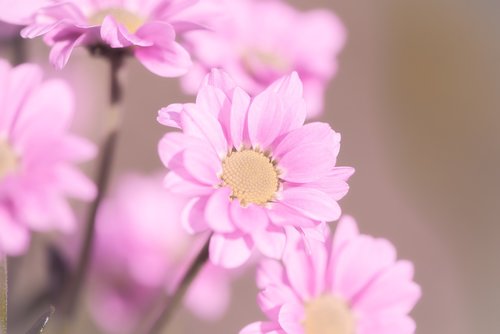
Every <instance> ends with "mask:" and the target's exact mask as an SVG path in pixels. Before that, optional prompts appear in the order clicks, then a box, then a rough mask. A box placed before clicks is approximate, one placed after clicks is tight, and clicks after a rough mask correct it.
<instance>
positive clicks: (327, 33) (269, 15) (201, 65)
mask: <svg viewBox="0 0 500 334" xmlns="http://www.w3.org/2000/svg"><path fill="white" fill-rule="evenodd" d="M213 1H214V2H219V3H224V4H225V5H226V7H227V15H226V17H225V18H221V19H220V20H218V21H217V22H216V24H215V28H214V29H213V30H207V31H193V32H190V33H189V34H187V35H186V41H187V43H188V44H187V45H189V50H190V51H191V55H192V56H193V59H194V60H195V64H194V66H193V67H192V70H191V71H190V72H189V73H188V75H186V76H185V77H183V78H182V83H183V87H184V89H185V90H186V91H187V92H189V93H194V92H196V91H197V90H198V87H199V84H200V82H201V80H202V79H203V77H204V76H205V74H206V73H208V72H209V71H210V69H211V68H223V69H225V70H226V71H227V72H228V73H231V75H232V76H233V78H234V79H235V81H236V82H237V83H238V85H241V87H243V88H244V89H245V90H246V91H247V92H249V93H251V94H252V95H255V94H257V93H259V92H261V91H262V90H264V89H265V88H266V87H267V86H269V85H270V84H271V83H272V82H274V81H275V80H277V79H279V78H280V77H282V76H284V75H286V74H289V73H290V72H292V71H297V72H298V74H299V75H300V77H301V79H302V81H303V83H304V97H305V100H306V102H307V105H308V108H307V109H308V116H310V117H313V116H318V115H319V114H321V113H322V112H323V100H324V94H325V89H326V87H327V85H328V83H329V81H330V80H331V79H332V78H333V76H334V75H335V73H336V71H337V59H336V58H337V56H338V54H339V53H340V51H341V50H342V48H343V46H344V43H345V39H346V32H345V28H344V26H343V24H342V23H341V22H340V20H339V19H338V18H337V16H335V15H334V14H333V13H332V12H330V11H328V10H312V11H308V12H300V11H298V10H296V9H294V8H293V7H291V6H290V5H288V4H287V3H286V2H283V1H278V0H270V1H265V0H264V1H259V0H213Z"/></svg>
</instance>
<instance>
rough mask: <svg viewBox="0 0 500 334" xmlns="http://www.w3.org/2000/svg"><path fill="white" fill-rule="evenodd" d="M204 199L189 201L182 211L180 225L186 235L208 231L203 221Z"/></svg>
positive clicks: (205, 200)
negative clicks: (186, 232)
mask: <svg viewBox="0 0 500 334" xmlns="http://www.w3.org/2000/svg"><path fill="white" fill-rule="evenodd" d="M206 205H207V198H206V197H195V198H193V199H191V200H190V201H189V202H188V203H187V204H186V206H185V207H184V209H183V210H182V215H181V223H182V226H183V227H184V229H185V230H186V231H188V233H191V234H195V233H201V232H204V231H206V230H207V229H208V225H207V223H206V221H205V207H206Z"/></svg>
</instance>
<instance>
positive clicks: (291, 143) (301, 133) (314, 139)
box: [273, 122, 335, 160]
mask: <svg viewBox="0 0 500 334" xmlns="http://www.w3.org/2000/svg"><path fill="white" fill-rule="evenodd" d="M334 134H335V132H334V131H333V130H332V128H331V127H330V125H329V124H327V123H320V122H314V123H308V124H306V125H304V126H301V127H300V128H298V129H295V130H293V131H291V132H289V133H288V134H287V135H286V136H285V137H284V138H283V139H282V140H281V141H280V142H279V143H278V145H277V146H276V148H275V149H273V156H274V157H275V158H277V159H278V160H279V159H280V158H282V157H283V156H284V155H285V154H287V153H288V152H290V151H291V150H293V149H294V148H296V147H297V146H301V145H304V144H306V145H308V144H311V143H325V141H326V140H329V138H330V137H331V136H332V135H334ZM328 144H329V143H326V145H328Z"/></svg>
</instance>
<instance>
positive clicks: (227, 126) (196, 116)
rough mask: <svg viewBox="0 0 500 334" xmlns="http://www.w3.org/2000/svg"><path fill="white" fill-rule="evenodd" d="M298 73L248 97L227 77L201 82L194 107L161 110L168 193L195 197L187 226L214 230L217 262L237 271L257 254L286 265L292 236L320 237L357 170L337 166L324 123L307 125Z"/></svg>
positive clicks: (333, 141)
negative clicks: (286, 248) (286, 249)
mask: <svg viewBox="0 0 500 334" xmlns="http://www.w3.org/2000/svg"><path fill="white" fill-rule="evenodd" d="M305 117H306V107H305V102H304V99H303V97H302V83H301V81H300V79H299V77H298V75H297V73H292V74H290V75H288V76H285V77H283V78H281V79H279V80H278V81H276V82H274V83H273V84H272V85H270V86H269V87H268V88H267V89H266V90H265V91H263V92H262V93H260V94H258V95H257V96H255V97H254V98H251V97H250V96H249V95H248V94H247V93H246V92H245V91H244V90H243V89H241V88H240V87H237V86H236V85H235V83H234V82H233V81H232V79H230V78H229V76H228V75H227V74H226V73H225V72H223V71H221V70H213V71H212V72H211V73H210V74H209V75H207V77H206V78H205V80H204V83H203V84H202V87H201V88H200V91H199V93H198V95H197V98H196V103H191V104H183V105H182V104H173V105H170V106H168V107H166V108H164V109H162V110H160V112H159V117H158V120H159V122H160V123H162V124H164V125H167V126H172V127H176V128H179V129H180V130H181V132H172V133H167V134H166V135H165V136H164V138H163V139H162V140H161V141H160V144H159V154H160V158H161V159H162V161H163V163H164V164H165V166H166V167H168V168H169V169H170V172H169V173H168V174H167V176H166V179H165V182H164V183H165V186H166V187H167V188H169V189H170V190H171V191H173V192H178V193H181V194H184V195H186V196H188V197H190V198H191V200H190V202H189V204H188V205H187V206H186V208H185V212H184V220H183V224H184V226H185V227H186V228H187V229H188V230H189V231H191V232H201V231H206V230H211V231H213V232H214V234H213V236H212V238H211V243H210V258H211V260H212V261H213V262H214V263H216V264H220V265H223V266H226V267H236V266H239V265H241V264H242V263H243V262H245V261H246V259H248V257H249V256H250V254H251V251H252V250H253V249H254V248H257V249H258V250H260V252H262V253H263V254H264V255H266V256H270V257H273V258H280V257H281V255H282V252H283V249H284V245H285V241H286V229H288V228H295V229H298V230H300V232H301V233H302V234H303V235H304V236H305V237H308V238H309V237H310V238H319V239H321V238H322V237H323V231H324V227H325V223H324V222H328V221H333V220H336V219H338V217H339V216H340V207H339V205H338V203H337V201H338V200H340V199H341V198H342V197H343V196H344V195H345V194H346V193H347V191H348V185H347V182H346V181H347V179H348V178H349V177H350V176H351V175H352V173H353V169H352V168H349V167H336V166H335V164H336V159H337V154H338V153H339V149H340V135H339V134H338V133H336V132H335V131H333V130H332V129H331V127H330V126H329V125H328V124H326V123H310V124H306V125H304V119H305Z"/></svg>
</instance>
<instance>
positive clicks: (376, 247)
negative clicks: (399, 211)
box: [329, 235, 396, 300]
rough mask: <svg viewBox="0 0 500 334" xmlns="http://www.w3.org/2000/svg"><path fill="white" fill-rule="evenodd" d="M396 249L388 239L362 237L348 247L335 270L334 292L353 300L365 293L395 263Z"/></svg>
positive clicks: (337, 261) (336, 264)
mask: <svg viewBox="0 0 500 334" xmlns="http://www.w3.org/2000/svg"><path fill="white" fill-rule="evenodd" d="M395 259H396V250H395V249H394V246H393V245H392V244H390V243H389V242H388V241H387V240H383V239H374V238H372V237H368V236H365V235H361V236H359V237H357V238H356V239H354V240H353V241H351V242H350V243H348V244H346V245H345V246H344V248H343V249H342V251H341V252H340V254H339V255H338V257H337V258H336V263H334V268H330V269H329V271H332V272H334V273H335V274H334V279H333V286H332V292H334V293H339V294H341V295H342V296H343V297H344V298H345V299H347V300H351V299H353V298H355V297H356V296H357V295H358V294H359V293H362V291H363V289H365V288H366V287H367V286H368V284H369V283H370V282H371V281H372V280H373V279H374V278H375V277H376V276H377V275H379V274H380V273H381V272H382V271H383V270H385V269H386V268H387V267H388V266H390V265H391V264H392V263H394V261H395Z"/></svg>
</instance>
